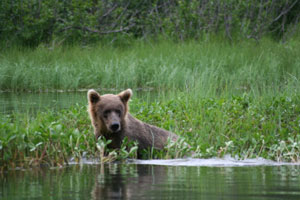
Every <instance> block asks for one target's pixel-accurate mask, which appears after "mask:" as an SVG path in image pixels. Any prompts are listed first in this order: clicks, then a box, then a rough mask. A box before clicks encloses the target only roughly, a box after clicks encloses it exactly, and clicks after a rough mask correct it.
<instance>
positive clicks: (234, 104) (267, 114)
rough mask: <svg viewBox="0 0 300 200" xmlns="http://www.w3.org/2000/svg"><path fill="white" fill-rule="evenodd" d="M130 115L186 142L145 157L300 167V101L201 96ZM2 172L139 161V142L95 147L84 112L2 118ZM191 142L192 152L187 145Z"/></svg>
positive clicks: (135, 106)
mask: <svg viewBox="0 0 300 200" xmlns="http://www.w3.org/2000/svg"><path fill="white" fill-rule="evenodd" d="M131 113H132V114H133V115H134V116H136V117H137V118H139V119H141V120H143V121H146V122H148V123H151V124H154V125H157V126H160V127H163V128H165V129H169V130H171V131H173V132H175V133H177V134H178V135H180V136H181V140H180V141H179V142H177V143H169V145H168V146H167V147H166V149H165V151H161V152H160V151H152V150H151V149H150V150H149V151H145V152H144V153H143V157H144V158H145V159H147V158H164V159H165V158H179V157H182V156H185V155H191V153H192V151H193V156H194V157H212V156H220V157H222V156H224V155H225V154H231V155H232V156H238V157H239V158H241V159H244V158H253V157H264V158H267V159H272V160H276V161H292V162H297V161H299V159H300V158H299V155H300V154H299V153H300V135H299V131H300V126H299V124H300V117H299V116H300V97H299V95H292V94H291V95H289V96H278V97H274V98H261V99H258V98H252V97H250V96H249V95H246V94H245V95H243V96H233V97H232V98H201V99H198V97H197V95H193V94H189V95H186V94H185V93H178V94H176V96H174V99H172V100H165V101H162V102H159V101H154V102H153V103H146V102H142V101H140V100H139V99H133V101H131ZM0 129H1V133H0V142H1V143H0V166H1V168H2V169H3V168H6V167H12V168H13V167H16V166H21V167H28V166H36V165H38V166H40V165H41V164H42V165H46V166H57V165H63V164H64V163H65V162H67V161H68V160H69V158H70V157H75V158H77V159H80V158H81V157H82V156H86V157H97V158H100V159H101V161H102V162H107V161H112V160H116V159H117V160H123V159H125V158H136V147H135V144H134V143H130V142H128V141H127V142H125V143H124V145H123V147H122V148H121V149H120V150H112V149H111V150H108V149H106V145H107V143H108V142H109V141H105V140H104V139H103V138H102V139H101V140H99V141H98V142H97V144H96V145H95V140H94V136H93V130H92V127H91V125H90V121H89V119H88V116H87V112H86V107H85V106H84V107H82V106H75V107H73V108H71V109H67V110H63V111H58V112H54V111H50V110H49V111H47V112H39V113H38V114H37V115H33V116H30V115H24V114H20V113H17V114H14V115H12V116H9V117H8V116H3V115H2V116H1V124H0ZM186 143H189V144H190V146H191V147H188V146H187V145H186ZM104 151H105V152H107V153H108V155H106V156H104V155H105V154H104Z"/></svg>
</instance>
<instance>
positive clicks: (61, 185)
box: [0, 164, 300, 200]
mask: <svg viewBox="0 0 300 200" xmlns="http://www.w3.org/2000/svg"><path fill="white" fill-rule="evenodd" d="M299 170H300V167H299V166H255V167H203V166H202V167H186V166H180V167H179V166H154V165H135V164H129V165H128V164H127V165H125V164H107V165H102V166H101V165H72V166H69V167H66V168H62V169H51V170H50V169H40V170H28V171H9V172H6V173H3V174H0V199H8V200H10V199H256V200H257V199H259V200H260V199H300V174H299Z"/></svg>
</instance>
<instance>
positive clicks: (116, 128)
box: [110, 122, 120, 132]
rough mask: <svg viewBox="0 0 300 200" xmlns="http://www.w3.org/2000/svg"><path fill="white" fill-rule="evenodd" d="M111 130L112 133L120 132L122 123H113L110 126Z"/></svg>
mask: <svg viewBox="0 0 300 200" xmlns="http://www.w3.org/2000/svg"><path fill="white" fill-rule="evenodd" d="M110 130H111V131H112V132H118V131H119V130H120V123H119V122H113V123H112V124H111V125H110Z"/></svg>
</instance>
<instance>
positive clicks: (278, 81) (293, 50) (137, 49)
mask: <svg viewBox="0 0 300 200" xmlns="http://www.w3.org/2000/svg"><path fill="white" fill-rule="evenodd" d="M299 52H300V40H297V39H295V40H290V41H289V42H287V43H285V44H281V43H278V42H274V41H271V40H269V39H263V40H261V41H260V42H259V43H256V42H253V41H250V40H248V41H239V42H233V43H232V44H229V43H228V41H222V40H220V39H210V40H208V41H190V42H185V43H174V42H170V41H161V42H149V43H147V42H133V43H132V44H128V46H125V47H124V46H123V47H112V46H109V45H101V44H97V45H96V44H95V45H94V46H87V47H79V46H73V47H55V48H52V49H51V48H47V47H45V46H39V47H38V48H36V49H18V48H17V47H15V48H10V49H6V50H2V52H1V54H0V55H1V56H0V90H3V91H35V92H38V91H47V90H60V89H61V90H78V89H82V88H102V89H103V88H117V89H120V88H128V87H130V88H155V89H156V90H175V91H177V90H184V91H186V92H197V93H198V94H200V95H202V96H209V97H213V96H224V95H225V96H231V95H241V94H243V93H244V92H247V93H251V94H253V95H256V96H260V95H273V96H276V95H277V94H282V93H292V92H293V93H294V92H299V85H300V84H299V76H300V56H299V55H300V54H299Z"/></svg>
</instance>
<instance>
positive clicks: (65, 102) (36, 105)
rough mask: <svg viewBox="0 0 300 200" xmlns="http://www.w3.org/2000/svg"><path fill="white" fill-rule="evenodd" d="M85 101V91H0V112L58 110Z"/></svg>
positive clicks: (84, 102)
mask: <svg viewBox="0 0 300 200" xmlns="http://www.w3.org/2000/svg"><path fill="white" fill-rule="evenodd" d="M86 102H87V98H86V92H60V93H59V92H55V93H54V92H49V93H0V113H7V114H8V113H11V112H16V113H24V112H25V113H34V112H36V111H38V110H43V111H44V110H47V109H51V110H58V109H62V108H68V107H70V106H71V105H75V104H79V105H84V104H86Z"/></svg>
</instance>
